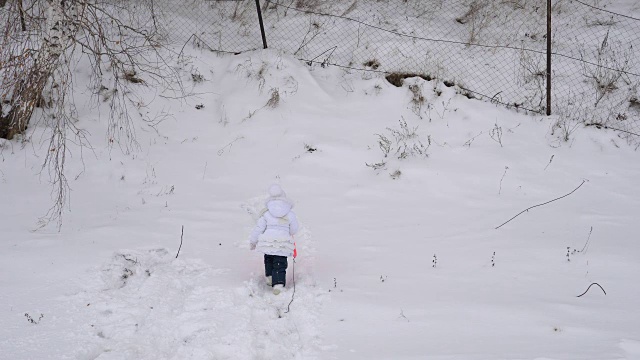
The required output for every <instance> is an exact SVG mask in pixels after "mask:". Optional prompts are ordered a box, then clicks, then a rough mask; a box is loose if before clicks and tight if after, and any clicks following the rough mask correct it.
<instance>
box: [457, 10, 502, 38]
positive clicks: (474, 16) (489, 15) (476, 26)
mask: <svg viewBox="0 0 640 360" xmlns="http://www.w3.org/2000/svg"><path fill="white" fill-rule="evenodd" d="M495 3H496V2H495V1H490V0H473V1H471V3H470V4H469V9H468V10H467V12H466V13H465V14H464V15H462V16H460V17H458V18H456V21H457V22H459V23H460V24H466V25H468V26H469V39H468V40H467V42H468V45H471V44H475V43H477V40H478V38H479V37H480V35H481V34H482V32H483V31H484V30H485V29H487V27H489V24H490V23H491V21H492V20H493V18H494V17H495V13H496V6H495Z"/></svg>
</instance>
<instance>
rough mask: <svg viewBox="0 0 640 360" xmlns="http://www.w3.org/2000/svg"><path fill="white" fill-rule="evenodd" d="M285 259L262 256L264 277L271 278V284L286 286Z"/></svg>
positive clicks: (286, 264)
mask: <svg viewBox="0 0 640 360" xmlns="http://www.w3.org/2000/svg"><path fill="white" fill-rule="evenodd" d="M288 265H289V264H288V263H287V257H286V256H278V255H266V254H265V255H264V275H265V276H271V284H273V285H278V284H281V285H286V282H287V266H288Z"/></svg>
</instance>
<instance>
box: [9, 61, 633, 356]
mask: <svg viewBox="0 0 640 360" xmlns="http://www.w3.org/2000/svg"><path fill="white" fill-rule="evenodd" d="M182 65H183V69H185V70H184V71H183V76H184V79H185V81H186V82H187V85H188V87H189V88H191V87H193V90H192V92H193V93H194V94H197V95H192V96H188V97H184V98H178V99H175V98H174V97H175V94H170V93H166V92H165V93H161V92H160V90H156V89H153V88H151V87H147V88H145V87H144V86H140V87H139V88H138V91H139V93H140V96H141V99H142V100H143V101H142V102H144V103H150V105H149V106H147V107H141V108H140V116H141V118H146V119H151V120H153V119H155V120H162V121H159V123H158V121H151V122H145V121H142V120H139V121H136V122H135V133H136V140H137V146H135V147H134V150H133V151H131V152H126V151H121V150H120V147H119V146H118V145H117V144H116V145H115V146H112V147H109V144H110V139H108V138H107V137H106V136H105V134H106V130H105V127H106V125H104V122H102V121H99V117H98V110H99V109H96V108H94V107H92V106H90V105H89V102H88V99H89V96H90V95H91V90H88V89H85V88H84V87H83V85H82V84H80V85H78V92H77V93H76V101H77V102H78V104H79V106H80V107H79V112H80V114H79V115H80V121H79V122H78V124H76V125H77V126H78V127H79V128H81V129H86V130H87V131H88V134H89V135H88V140H89V141H90V144H91V148H87V147H85V148H83V149H81V148H79V147H77V146H76V145H71V144H70V146H71V148H70V150H69V156H68V157H67V165H66V167H67V177H68V179H69V183H70V186H71V189H72V191H71V193H70V211H68V212H66V213H65V215H64V219H63V221H64V225H63V227H62V228H61V230H60V231H58V229H57V228H56V227H55V224H50V225H49V226H45V227H43V228H39V224H38V218H39V217H40V216H42V215H43V214H44V213H46V211H47V209H48V208H49V207H50V206H51V204H52V203H51V198H50V191H51V186H50V185H49V183H48V174H47V173H46V171H45V172H42V169H41V165H42V163H43V159H44V153H46V151H48V149H47V146H48V145H47V142H46V141H43V140H42V139H43V138H46V132H47V130H46V129H43V128H41V127H37V128H32V129H31V130H30V132H29V135H30V136H29V141H28V142H26V143H24V144H23V143H20V142H17V141H12V142H3V143H2V144H1V145H2V149H1V150H2V152H1V153H0V154H1V155H0V158H1V159H2V162H1V165H0V166H1V167H0V170H1V172H0V189H2V190H1V193H2V200H3V204H4V206H2V207H1V208H0V209H1V210H0V219H1V220H0V226H1V227H2V228H3V234H2V237H1V240H0V289H2V291H0V323H1V324H2V326H1V327H0V349H1V351H0V358H3V359H276V358H278V359H581V360H584V359H593V360H605V359H611V360H614V359H616V360H618V359H627V360H631V359H640V325H638V324H640V312H639V311H638V309H637V303H638V300H637V299H638V298H640V286H639V285H638V281H637V278H638V275H640V263H639V262H638V258H640V246H638V243H637V233H638V224H637V217H638V214H639V213H640V188H639V187H638V185H637V184H638V180H639V179H640V168H638V167H637V166H636V165H635V164H637V158H638V152H637V151H634V149H633V148H632V147H629V146H628V145H627V143H626V142H625V141H623V140H621V139H619V138H618V137H617V134H616V133H613V132H607V131H605V130H597V129H594V128H583V127H578V128H575V129H574V131H572V132H571V133H570V134H569V140H568V141H564V140H563V136H564V135H565V134H564V133H563V129H558V128H556V127H554V124H556V119H555V118H553V117H552V118H546V117H541V116H528V115H526V114H522V113H516V112H514V111H510V110H505V109H503V108H500V107H496V106H495V105H492V104H490V103H486V102H481V101H478V100H470V99H468V98H466V97H464V96H462V95H459V94H457V93H456V89H455V88H454V87H446V86H444V85H443V84H442V83H438V82H435V81H432V82H427V81H424V80H422V79H416V78H413V79H407V80H406V81H405V84H404V86H403V87H399V88H398V87H395V86H393V85H391V84H389V83H387V82H386V80H385V79H384V78H382V77H378V76H374V75H371V74H366V73H360V72H351V73H348V72H345V71H343V70H341V69H337V68H331V67H330V68H321V67H314V68H309V67H308V66H306V65H305V64H303V63H300V62H298V61H297V60H294V59H292V58H291V57H289V56H287V55H283V54H278V53H277V52H275V51H257V52H253V53H247V54H242V55H237V56H216V55H213V54H211V53H206V52H202V53H200V52H197V51H192V52H191V53H190V57H189V58H188V61H187V62H186V63H183V64H182ZM195 71H197V72H198V73H199V74H201V75H202V76H203V77H204V79H205V81H204V82H202V83H188V81H190V79H192V76H191V74H192V73H195ZM410 85H413V86H411V89H413V90H414V92H415V89H419V90H420V94H422V96H423V98H424V102H420V101H419V99H418V101H412V99H416V97H415V96H414V92H412V91H411V90H410ZM276 92H277V94H278V97H276V96H275V93H276ZM163 96H164V97H163ZM152 99H153V102H150V101H151V100H152ZM85 101H86V104H85ZM196 107H197V108H199V109H197V108H196ZM102 110H103V111H105V109H102ZM403 121H404V122H406V125H407V126H406V127H405V130H407V131H408V133H405V135H410V136H408V139H407V143H408V144H409V145H414V144H415V145H416V146H417V148H419V149H424V148H427V155H428V156H424V155H420V154H414V155H409V156H407V158H406V159H398V158H397V156H396V155H395V154H394V151H395V142H394V141H393V139H394V138H393V131H397V132H400V133H402V131H403V128H402V124H403ZM416 127H417V129H416V130H415V134H411V133H412V131H411V130H412V129H414V128H416ZM568 130H571V129H568ZM397 132H396V134H397ZM376 134H378V135H376ZM379 135H381V136H383V137H385V138H388V139H390V140H392V144H391V147H392V149H391V152H390V153H389V155H388V156H387V157H386V158H385V157H384V155H383V151H382V150H381V148H380V147H379V139H380V137H379ZM420 144H422V146H423V147H420ZM383 161H384V162H385V163H386V165H385V166H384V167H382V168H378V169H373V165H374V164H377V163H381V162H383ZM367 164H368V165H369V166H367ZM271 183H279V184H281V185H282V186H283V188H284V189H285V191H287V193H288V195H289V196H290V197H291V198H292V199H293V200H294V201H295V202H296V206H295V210H296V213H297V215H298V218H299V220H300V222H301V225H302V230H301V232H300V233H299V235H297V236H296V241H297V245H298V250H299V256H298V258H297V260H296V262H295V268H293V267H292V265H293V262H290V268H289V271H288V274H287V275H288V289H287V290H286V291H285V292H284V293H283V294H281V295H278V296H275V295H273V294H271V292H270V291H269V289H268V288H267V287H266V285H264V283H263V277H262V275H263V274H262V259H261V256H260V255H259V254H256V253H254V252H251V251H250V250H249V249H248V242H247V237H248V235H249V232H250V231H251V229H252V227H253V225H254V219H255V214H256V213H257V212H259V211H260V209H261V202H262V199H264V196H265V195H266V189H267V188H268V186H269V185H270V184H271ZM578 186H580V187H579V188H578ZM576 188H578V189H577V190H575V191H574V192H573V193H571V194H570V195H568V196H566V197H563V198H561V199H558V200H557V201H553V202H550V203H548V204H545V205H542V206H538V207H534V208H531V209H530V210H529V211H527V212H524V213H522V214H521V215H519V216H517V217H516V218H514V219H513V220H511V221H510V222H508V223H506V224H505V225H503V226H501V227H500V228H498V229H496V227H498V226H500V225H501V224H503V223H504V222H506V221H507V220H509V219H510V218H512V217H513V216H515V215H516V214H518V213H519V212H521V211H522V210H525V209H527V208H529V207H531V206H534V205H538V204H542V203H545V202H547V201H550V200H553V199H556V198H559V197H561V196H563V195H566V194H569V193H570V192H572V191H573V190H574V189H576ZM183 227H184V233H183V234H182V229H183ZM181 240H182V247H181V249H180V252H179V256H178V257H177V258H176V254H178V248H179V247H180V244H181ZM294 282H295V290H294V288H293V286H292V285H293V284H294ZM594 282H595V283H598V284H599V285H600V286H601V287H602V289H603V290H605V291H606V295H605V293H604V291H603V290H602V289H600V288H599V287H598V286H597V285H593V286H592V287H591V288H590V290H589V291H588V292H587V293H586V294H584V295H583V296H581V297H577V295H580V294H582V293H583V292H584V291H585V290H586V289H587V287H588V286H589V285H590V284H592V283H594Z"/></svg>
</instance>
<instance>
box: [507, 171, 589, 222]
mask: <svg viewBox="0 0 640 360" xmlns="http://www.w3.org/2000/svg"><path fill="white" fill-rule="evenodd" d="M586 181H587V180H582V183H581V184H580V185H578V187H577V188H575V189H573V191H571V192H570V193H568V194H565V195H562V196H560V197H558V198H555V199H553V200H549V201H547V202H544V203H542V204H538V205H534V206H531V207H528V208H526V209H524V210H522V211H520V212H519V213H518V214H517V215H516V216H514V217H512V218H511V219H509V220H507V221H505V222H503V223H502V224H500V225H499V226H498V227H496V230H497V229H500V228H501V227H502V226H504V225H506V224H507V223H508V222H509V221H511V220H513V219H515V218H517V217H518V216H520V215H522V213H524V212H527V211H529V210H531V209H533V208H535V207H538V206H542V205H546V204H548V203H550V202H554V201H556V200H560V199H562V198H564V197H567V196H569V195H571V194H573V193H574V192H576V190H578V189H580V187H581V186H582V185H584V183H585V182H586Z"/></svg>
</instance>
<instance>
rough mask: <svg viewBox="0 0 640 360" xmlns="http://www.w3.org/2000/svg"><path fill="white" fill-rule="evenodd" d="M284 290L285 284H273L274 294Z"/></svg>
mask: <svg viewBox="0 0 640 360" xmlns="http://www.w3.org/2000/svg"><path fill="white" fill-rule="evenodd" d="M282 290H284V285H282V284H276V285H274V286H273V294H274V295H278V294H280V293H281V292H282Z"/></svg>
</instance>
